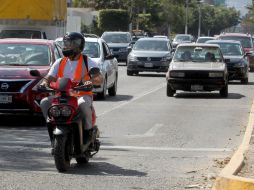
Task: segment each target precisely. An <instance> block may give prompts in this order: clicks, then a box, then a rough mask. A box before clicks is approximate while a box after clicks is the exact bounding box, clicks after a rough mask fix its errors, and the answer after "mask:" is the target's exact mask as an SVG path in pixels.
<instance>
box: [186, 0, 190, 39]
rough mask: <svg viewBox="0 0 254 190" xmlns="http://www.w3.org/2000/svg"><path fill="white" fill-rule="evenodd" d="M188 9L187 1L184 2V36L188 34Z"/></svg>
mask: <svg viewBox="0 0 254 190" xmlns="http://www.w3.org/2000/svg"><path fill="white" fill-rule="evenodd" d="M188 8H189V0H185V34H188Z"/></svg>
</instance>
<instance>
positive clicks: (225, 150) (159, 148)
mask: <svg viewBox="0 0 254 190" xmlns="http://www.w3.org/2000/svg"><path fill="white" fill-rule="evenodd" d="M100 148H101V149H102V150H119V149H125V150H158V151H183V152H232V151H233V150H232V149H229V148H175V147H144V146H142V147H141V146H103V145H102V146H101V147H100Z"/></svg>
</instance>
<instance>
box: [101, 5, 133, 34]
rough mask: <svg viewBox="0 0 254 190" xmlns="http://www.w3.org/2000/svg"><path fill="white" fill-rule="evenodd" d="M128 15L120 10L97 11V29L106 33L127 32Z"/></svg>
mask: <svg viewBox="0 0 254 190" xmlns="http://www.w3.org/2000/svg"><path fill="white" fill-rule="evenodd" d="M128 24H129V14H128V12H127V11H126V10H121V9H104V10H101V11H99V18H98V27H99V29H101V30H104V31H105V30H107V31H127V30H128Z"/></svg>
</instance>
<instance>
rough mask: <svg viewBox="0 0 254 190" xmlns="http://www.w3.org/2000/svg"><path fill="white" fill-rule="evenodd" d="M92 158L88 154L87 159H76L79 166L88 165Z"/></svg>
mask: <svg viewBox="0 0 254 190" xmlns="http://www.w3.org/2000/svg"><path fill="white" fill-rule="evenodd" d="M89 159H90V156H89V154H86V156H85V157H78V158H76V161H77V163H78V164H80V165H81V164H87V163H88V162H89Z"/></svg>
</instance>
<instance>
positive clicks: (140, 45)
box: [133, 40, 169, 51]
mask: <svg viewBox="0 0 254 190" xmlns="http://www.w3.org/2000/svg"><path fill="white" fill-rule="evenodd" d="M133 49H134V50H139V51H143V50H145V51H169V48H168V43H167V41H160V40H158V41H156V40H138V41H137V42H136V43H135V45H134V47H133Z"/></svg>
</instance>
